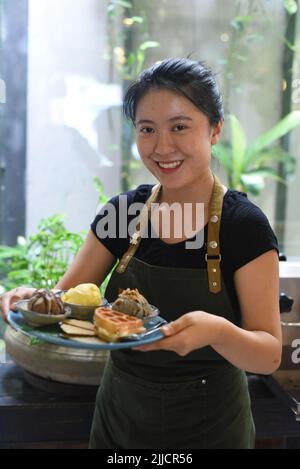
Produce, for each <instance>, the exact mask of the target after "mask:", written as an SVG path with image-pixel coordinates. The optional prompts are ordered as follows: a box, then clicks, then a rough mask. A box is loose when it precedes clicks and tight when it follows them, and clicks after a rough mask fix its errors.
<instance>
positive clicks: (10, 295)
mask: <svg viewBox="0 0 300 469" xmlns="http://www.w3.org/2000/svg"><path fill="white" fill-rule="evenodd" d="M35 290H36V288H29V287H17V288H14V289H13V290H10V291H8V292H5V293H3V295H1V297H0V306H1V310H2V317H3V319H4V321H5V322H7V315H8V312H9V311H10V310H15V307H16V302H17V301H19V300H24V299H26V298H30V297H31V296H32V294H33V292H35Z"/></svg>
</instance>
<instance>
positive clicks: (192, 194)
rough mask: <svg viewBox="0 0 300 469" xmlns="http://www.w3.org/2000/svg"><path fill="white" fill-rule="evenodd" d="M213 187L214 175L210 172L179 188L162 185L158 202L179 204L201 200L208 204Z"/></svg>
mask: <svg viewBox="0 0 300 469" xmlns="http://www.w3.org/2000/svg"><path fill="white" fill-rule="evenodd" d="M213 187H214V177H213V174H212V173H211V172H208V173H207V174H205V175H203V176H201V178H199V179H198V180H197V181H195V182H194V183H193V184H189V185H187V186H185V187H182V188H180V189H168V188H166V187H164V186H163V187H162V191H161V195H160V200H159V202H160V203H162V202H164V203H168V204H169V205H171V204H172V203H174V202H178V203H180V204H184V203H192V204H193V203H197V202H202V203H204V204H208V203H209V201H210V199H211V195H212V192H213Z"/></svg>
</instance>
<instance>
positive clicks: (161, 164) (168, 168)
mask: <svg viewBox="0 0 300 469" xmlns="http://www.w3.org/2000/svg"><path fill="white" fill-rule="evenodd" d="M155 163H156V164H157V166H158V168H159V170H160V171H161V172H162V173H164V174H172V173H175V172H177V171H178V170H179V168H181V166H182V163H183V160H174V161H155Z"/></svg>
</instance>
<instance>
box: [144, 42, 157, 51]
mask: <svg viewBox="0 0 300 469" xmlns="http://www.w3.org/2000/svg"><path fill="white" fill-rule="evenodd" d="M153 47H160V43H159V42H157V41H145V42H143V43H142V44H140V46H139V49H140V50H143V51H144V50H146V49H151V48H153Z"/></svg>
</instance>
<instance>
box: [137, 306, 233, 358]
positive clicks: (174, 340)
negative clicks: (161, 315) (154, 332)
mask: <svg viewBox="0 0 300 469" xmlns="http://www.w3.org/2000/svg"><path fill="white" fill-rule="evenodd" d="M223 324H224V318H222V317H219V316H215V315H213V314H209V313H205V312H204V311H193V312H191V313H186V314H184V315H183V316H181V317H180V318H179V319H177V320H176V321H173V322H171V323H169V324H167V325H165V326H163V327H161V328H160V330H161V331H162V332H163V334H164V335H165V338H164V339H161V340H158V341H157V342H153V343H152V344H149V345H143V346H140V347H134V350H139V351H141V352H148V351H151V350H170V351H173V352H176V353H177V354H178V355H180V356H185V355H187V354H188V353H190V352H192V351H193V350H196V349H199V348H202V347H206V346H208V345H211V346H212V345H213V344H217V343H218V342H219V340H220V337H221V333H222V328H223Z"/></svg>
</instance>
